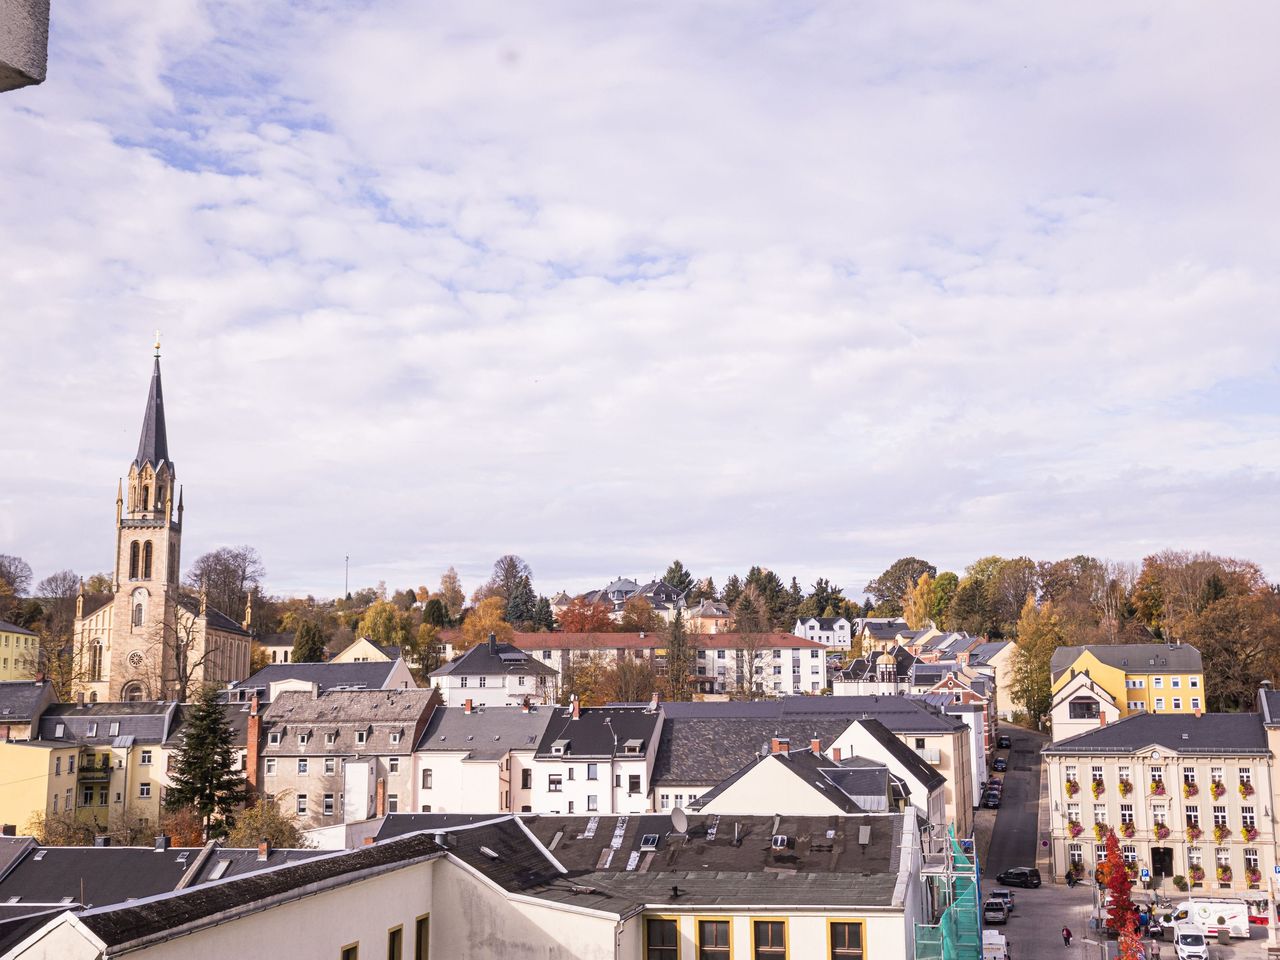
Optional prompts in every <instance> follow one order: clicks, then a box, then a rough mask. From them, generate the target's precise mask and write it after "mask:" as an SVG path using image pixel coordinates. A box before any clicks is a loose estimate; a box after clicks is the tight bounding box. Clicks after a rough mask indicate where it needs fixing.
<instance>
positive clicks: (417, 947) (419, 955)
mask: <svg viewBox="0 0 1280 960" xmlns="http://www.w3.org/2000/svg"><path fill="white" fill-rule="evenodd" d="M430 939H431V918H430V917H429V916H421V917H419V918H418V919H417V920H415V921H414V924H413V960H427V947H428V945H429V942H430Z"/></svg>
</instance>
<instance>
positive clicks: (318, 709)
mask: <svg viewBox="0 0 1280 960" xmlns="http://www.w3.org/2000/svg"><path fill="white" fill-rule="evenodd" d="M439 698H440V695H439V693H438V692H436V691H435V690H416V689H415V690H330V691H328V692H326V693H322V694H320V695H319V696H317V697H313V696H311V694H310V693H308V692H305V691H298V690H290V691H286V692H284V693H281V694H280V696H278V697H277V698H276V699H275V701H274V702H273V703H272V704H271V706H269V707H267V709H266V710H265V711H264V712H263V715H262V729H263V733H264V734H265V735H266V740H267V742H266V746H264V747H263V750H262V753H263V755H264V756H287V757H326V756H332V757H339V756H352V755H355V756H365V755H384V754H393V755H400V756H404V755H407V754H409V753H412V752H413V745H414V743H415V742H417V740H418V738H419V735H420V732H421V730H422V728H423V727H424V726H425V725H426V723H427V721H428V719H429V716H430V712H431V710H432V709H433V708H434V707H435V705H436V704H437V703H439ZM357 731H364V732H365V734H366V737H365V742H364V743H362V744H358V743H357V742H356V732H357ZM272 733H280V734H282V736H281V738H280V742H279V743H278V744H272V743H271V734H272ZM301 733H306V734H309V736H308V738H307V742H306V743H305V744H300V743H299V742H298V734H301ZM329 733H333V734H336V736H335V738H334V742H333V744H328V743H326V742H325V739H326V734H329ZM393 734H395V735H398V736H399V742H397V743H393V742H392V735H393Z"/></svg>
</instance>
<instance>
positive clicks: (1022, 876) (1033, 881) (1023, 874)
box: [996, 867, 1040, 890]
mask: <svg viewBox="0 0 1280 960" xmlns="http://www.w3.org/2000/svg"><path fill="white" fill-rule="evenodd" d="M996 883H1003V884H1005V885H1006V886H1010V887H1027V888H1029V889H1032V890H1034V889H1035V888H1036V887H1038V886H1040V871H1039V870H1037V869H1036V868H1035V867H1010V868H1009V869H1008V870H1006V871H1005V872H1004V873H1002V874H1000V875H999V876H998V877H996Z"/></svg>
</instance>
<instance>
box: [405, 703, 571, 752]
mask: <svg viewBox="0 0 1280 960" xmlns="http://www.w3.org/2000/svg"><path fill="white" fill-rule="evenodd" d="M551 713H552V708H550V707H537V706H531V707H529V710H528V712H525V711H524V710H522V709H521V708H520V707H477V708H476V709H474V710H472V711H471V713H467V712H466V710H464V709H463V708H462V707H441V708H439V709H438V710H436V712H435V713H433V714H432V715H431V720H430V722H429V723H428V724H427V728H426V729H425V730H423V731H422V737H421V738H420V739H419V740H418V745H417V748H416V749H417V750H419V751H431V750H467V751H470V754H471V758H472V759H473V760H499V759H501V758H502V757H504V756H506V754H507V752H508V751H509V750H533V749H535V748H536V747H537V745H538V741H539V740H541V739H542V735H543V732H544V731H545V730H546V729H547V724H548V723H550V722H551Z"/></svg>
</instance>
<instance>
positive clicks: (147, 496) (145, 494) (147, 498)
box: [142, 487, 151, 510]
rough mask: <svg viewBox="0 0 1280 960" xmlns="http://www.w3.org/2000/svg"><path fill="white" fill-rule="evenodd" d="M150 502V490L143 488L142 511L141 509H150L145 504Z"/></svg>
mask: <svg viewBox="0 0 1280 960" xmlns="http://www.w3.org/2000/svg"><path fill="white" fill-rule="evenodd" d="M150 500H151V488H150V487H143V488H142V509H143V510H148V509H150V508H149V507H148V506H147V504H148V503H149V502H150Z"/></svg>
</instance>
